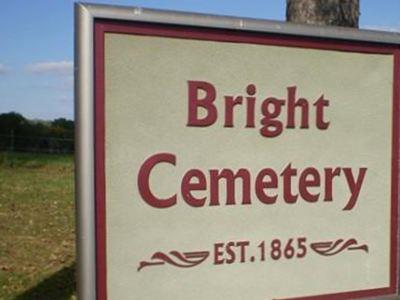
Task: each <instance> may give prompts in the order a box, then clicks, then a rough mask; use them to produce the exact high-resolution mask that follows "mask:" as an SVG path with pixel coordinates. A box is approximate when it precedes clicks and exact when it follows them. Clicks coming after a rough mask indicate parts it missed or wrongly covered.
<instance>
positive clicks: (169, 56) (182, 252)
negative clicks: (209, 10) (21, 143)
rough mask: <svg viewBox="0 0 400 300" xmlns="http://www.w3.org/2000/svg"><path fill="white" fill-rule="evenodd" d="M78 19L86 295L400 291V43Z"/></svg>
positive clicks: (245, 25)
mask: <svg viewBox="0 0 400 300" xmlns="http://www.w3.org/2000/svg"><path fill="white" fill-rule="evenodd" d="M77 17H78V18H77V19H78V22H77V24H78V35H77V40H78V44H79V47H80V48H78V54H77V64H78V81H77V96H78V103H77V106H78V109H77V121H78V124H79V129H78V135H79V142H78V144H79V146H78V147H79V148H78V150H79V154H78V159H77V162H78V173H77V175H78V197H79V202H78V206H79V207H78V208H79V219H78V222H80V223H79V229H80V235H79V243H80V244H79V251H80V252H79V253H80V261H81V263H80V268H81V269H80V270H81V271H80V272H81V273H80V284H81V287H80V294H81V296H82V297H83V298H85V297H87V298H88V299H89V298H93V297H97V299H194V300H195V299H231V300H233V299H243V298H244V297H246V298H248V299H333V298H334V299H349V298H363V297H372V296H383V295H396V294H397V293H398V288H397V287H398V239H397V236H398V157H399V156H398V154H399V139H398V136H399V100H400V99H399V98H400V89H399V84H400V50H399V40H400V39H399V36H398V35H394V34H389V33H386V34H385V33H384V34H383V35H380V36H379V37H378V33H373V32H363V31H357V30H348V29H346V30H340V29H328V28H327V29H323V30H324V31H325V32H324V36H323V37H321V36H316V35H317V34H316V33H315V32H314V31H313V30H314V29H312V28H313V27H311V29H310V27H301V26H297V25H296V26H293V25H288V24H283V23H271V22H267V21H254V20H243V19H235V18H226V17H210V16H202V15H199V16H195V15H190V14H184V13H179V14H178V13H168V12H159V11H146V10H140V9H132V8H115V7H103V6H90V5H89V6H82V5H79V6H78V12H77ZM237 24H239V25H240V24H241V25H240V26H239V25H237ZM276 24H280V27H279V28H278V29H277V26H275V27H274V26H273V25H276ZM238 27H240V28H238ZM317 28H318V27H317ZM294 29H296V30H298V32H293V30H294ZM307 30H308V31H307ZM321 30H322V29H321ZM85 45H86V46H85ZM92 50H93V53H94V56H93V57H92V56H91V55H90V54H91V51H92ZM91 76H93V77H91ZM91 78H93V79H91ZM92 130H93V131H92ZM91 162H93V164H92V163H91ZM94 273H95V280H94V279H93V274H94ZM91 276H92V277H91ZM90 287H91V288H90ZM94 287H96V288H95V291H96V294H94V293H93V292H92V291H93V290H94Z"/></svg>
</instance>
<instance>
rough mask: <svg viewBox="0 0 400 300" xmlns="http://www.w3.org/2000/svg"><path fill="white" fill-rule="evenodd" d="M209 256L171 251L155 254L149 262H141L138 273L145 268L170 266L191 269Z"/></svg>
mask: <svg viewBox="0 0 400 300" xmlns="http://www.w3.org/2000/svg"><path fill="white" fill-rule="evenodd" d="M209 255H210V252H208V251H194V252H183V253H181V252H178V251H175V250H174V251H171V252H169V254H165V253H163V252H155V253H154V254H153V255H152V256H151V259H150V261H141V262H140V263H139V267H138V269H137V270H138V271H140V270H141V269H143V268H145V267H150V266H157V265H164V264H166V263H167V264H170V265H173V266H175V267H178V268H192V267H195V266H197V265H199V264H201V263H202V262H204V261H205V260H206V259H207V257H208V256H209Z"/></svg>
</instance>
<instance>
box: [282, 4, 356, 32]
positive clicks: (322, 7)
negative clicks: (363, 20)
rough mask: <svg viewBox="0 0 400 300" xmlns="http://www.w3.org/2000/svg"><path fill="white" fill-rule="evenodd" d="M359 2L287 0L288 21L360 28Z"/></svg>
mask: <svg viewBox="0 0 400 300" xmlns="http://www.w3.org/2000/svg"><path fill="white" fill-rule="evenodd" d="M359 15H360V3H359V0H286V21H288V22H294V23H303V24H314V25H328V26H329V25H330V26H345V27H355V28H358V17H359Z"/></svg>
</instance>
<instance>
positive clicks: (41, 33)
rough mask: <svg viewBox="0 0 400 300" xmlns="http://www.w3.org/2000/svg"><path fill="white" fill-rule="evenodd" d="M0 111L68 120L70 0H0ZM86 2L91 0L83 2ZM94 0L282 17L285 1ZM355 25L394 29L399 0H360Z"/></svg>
mask: <svg viewBox="0 0 400 300" xmlns="http://www.w3.org/2000/svg"><path fill="white" fill-rule="evenodd" d="M0 1H1V9H0V113H6V112H10V111H15V112H19V113H21V114H23V115H24V116H25V117H27V118H31V119H44V120H51V119H55V118H60V117H63V118H68V119H73V110H74V108H73V105H74V104H73V56H74V53H73V47H74V42H73V40H74V39H73V32H74V28H73V24H74V23H73V18H74V16H73V15H74V13H73V11H74V9H73V7H74V2H76V1H73V0H0ZM87 2H92V1H87ZM95 2H96V3H104V4H114V5H128V6H140V7H147V8H158V9H170V10H180V11H189V12H199V13H209V14H218V15H231V16H239V17H252V18H262V19H269V20H281V21H283V20H284V19H285V8H286V1H285V0H269V1H267V0H250V1H249V0H247V1H244V0H235V1H231V0H230V1H228V0H219V1H218V0H181V1H177V0H169V1H166V0H164V1H161V0H147V1H145V0H135V1H128V0H117V1H111V0H108V1H103V0H97V1H95ZM360 11H361V16H360V28H366V29H373V30H385V31H397V32H400V0H381V1H377V0H361V5H360Z"/></svg>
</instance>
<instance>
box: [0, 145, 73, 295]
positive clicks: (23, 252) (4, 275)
mask: <svg viewBox="0 0 400 300" xmlns="http://www.w3.org/2000/svg"><path fill="white" fill-rule="evenodd" d="M73 194H74V190H73V157H72V156H71V155H68V156H67V155H65V156H61V155H46V154H40V155H39V154H25V153H21V154H16V153H13V154H11V153H4V152H0V299H1V300H6V299H52V300H53V299H54V300H57V299H74V298H75V296H74V293H75V263H74V262H75V224H74V196H73Z"/></svg>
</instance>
